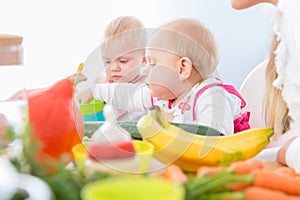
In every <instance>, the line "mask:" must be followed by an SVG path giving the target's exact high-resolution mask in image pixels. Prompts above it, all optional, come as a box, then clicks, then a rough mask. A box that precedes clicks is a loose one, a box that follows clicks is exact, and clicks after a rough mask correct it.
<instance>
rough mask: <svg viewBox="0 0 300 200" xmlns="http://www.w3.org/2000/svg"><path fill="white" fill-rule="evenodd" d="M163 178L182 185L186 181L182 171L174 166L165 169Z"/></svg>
mask: <svg viewBox="0 0 300 200" xmlns="http://www.w3.org/2000/svg"><path fill="white" fill-rule="evenodd" d="M164 178H166V179H167V180H169V181H171V182H173V183H176V184H181V183H184V182H185V181H187V179H188V177H187V175H186V174H185V173H184V172H183V171H182V169H181V168H180V167H179V166H177V165H175V164H171V165H168V166H166V167H165V169H164Z"/></svg>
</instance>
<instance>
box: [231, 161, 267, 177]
mask: <svg viewBox="0 0 300 200" xmlns="http://www.w3.org/2000/svg"><path fill="white" fill-rule="evenodd" d="M263 168H264V163H263V162H262V161H261V160H258V159H254V158H252V159H247V160H243V161H237V162H234V163H232V164H231V165H230V166H229V169H230V170H232V171H233V173H236V174H248V173H250V172H252V171H253V170H256V169H263Z"/></svg>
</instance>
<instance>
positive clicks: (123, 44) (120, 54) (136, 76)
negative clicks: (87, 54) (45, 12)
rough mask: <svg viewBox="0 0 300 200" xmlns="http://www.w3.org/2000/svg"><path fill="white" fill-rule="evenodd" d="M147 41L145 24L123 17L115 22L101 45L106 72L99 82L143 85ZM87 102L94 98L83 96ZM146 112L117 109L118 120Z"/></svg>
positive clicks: (130, 118) (139, 115)
mask: <svg viewBox="0 0 300 200" xmlns="http://www.w3.org/2000/svg"><path fill="white" fill-rule="evenodd" d="M146 42H147V38H146V34H145V28H144V25H143V23H142V22H141V21H140V20H138V19H137V18H135V17H133V16H121V17H117V18H115V19H113V20H112V21H111V22H110V23H109V24H108V25H107V26H106V28H105V31H104V34H103V42H102V44H101V46H100V49H101V55H102V60H103V62H104V65H105V73H104V74H102V75H101V76H100V77H99V78H98V79H97V83H119V82H128V83H143V82H144V81H145V76H144V75H142V74H141V71H140V70H141V66H142V65H144V64H145V62H146V60H145V46H146ZM83 98H85V99H84V102H89V101H90V100H91V99H92V98H93V97H92V96H90V95H84V97H83ZM143 114H145V112H131V113H128V112H127V111H126V110H117V114H116V115H117V116H116V119H117V120H118V121H136V120H137V119H139V118H140V117H141V116H142V115H143Z"/></svg>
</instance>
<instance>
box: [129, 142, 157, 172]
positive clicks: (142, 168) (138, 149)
mask: <svg viewBox="0 0 300 200" xmlns="http://www.w3.org/2000/svg"><path fill="white" fill-rule="evenodd" d="M133 146H134V150H135V153H136V157H137V158H138V172H140V173H145V172H147V171H149V168H150V164H151V159H152V155H153V151H154V146H153V144H151V143H149V142H147V141H141V140H133Z"/></svg>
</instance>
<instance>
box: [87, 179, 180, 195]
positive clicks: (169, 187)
mask: <svg viewBox="0 0 300 200" xmlns="http://www.w3.org/2000/svg"><path fill="white" fill-rule="evenodd" d="M184 197H185V190H184V188H183V186H181V185H177V184H173V183H171V182H169V181H167V180H163V179H159V178H153V177H152V178H150V177H148V178H147V177H121V178H108V179H105V180H102V181H96V182H92V183H89V184H87V185H86V186H84V187H83V188H82V190H81V198H82V200H135V199H138V200H184Z"/></svg>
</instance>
